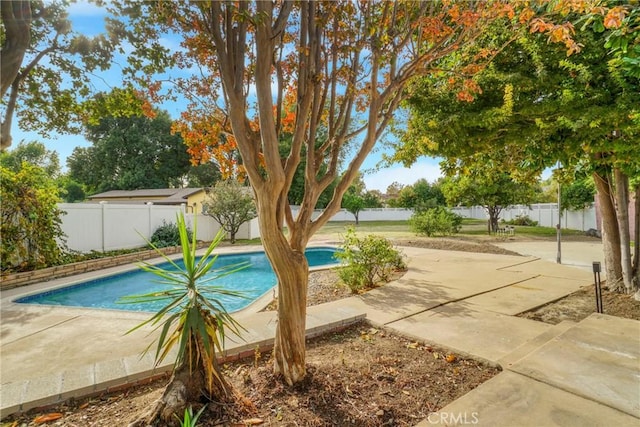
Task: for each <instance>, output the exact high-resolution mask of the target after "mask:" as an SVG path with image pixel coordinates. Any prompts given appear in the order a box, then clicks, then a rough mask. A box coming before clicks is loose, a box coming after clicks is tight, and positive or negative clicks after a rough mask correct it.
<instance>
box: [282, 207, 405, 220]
mask: <svg viewBox="0 0 640 427" xmlns="http://www.w3.org/2000/svg"><path fill="white" fill-rule="evenodd" d="M291 210H292V213H293V217H294V218H295V217H296V216H297V215H298V211H299V208H298V207H297V206H291ZM322 212H323V211H322V209H316V210H314V211H313V215H312V217H311V219H316V218H318V216H320V214H321V213H322ZM411 215H413V211H412V210H411V209H404V208H368V209H363V210H361V211H360V213H359V214H358V220H359V221H365V222H366V221H406V220H408V219H409V218H411ZM329 221H343V222H344V221H355V217H354V216H353V214H352V213H351V212H349V211H348V210H346V209H340V210H339V211H338V212H337V213H336V214H335V215H334V216H332V217H331V219H330V220H329Z"/></svg>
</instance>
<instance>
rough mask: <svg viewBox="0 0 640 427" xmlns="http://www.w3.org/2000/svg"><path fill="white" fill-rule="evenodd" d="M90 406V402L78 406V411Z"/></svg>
mask: <svg viewBox="0 0 640 427" xmlns="http://www.w3.org/2000/svg"><path fill="white" fill-rule="evenodd" d="M87 406H89V402H84V403H83V404H82V405H80V406H78V409H84V408H86V407H87Z"/></svg>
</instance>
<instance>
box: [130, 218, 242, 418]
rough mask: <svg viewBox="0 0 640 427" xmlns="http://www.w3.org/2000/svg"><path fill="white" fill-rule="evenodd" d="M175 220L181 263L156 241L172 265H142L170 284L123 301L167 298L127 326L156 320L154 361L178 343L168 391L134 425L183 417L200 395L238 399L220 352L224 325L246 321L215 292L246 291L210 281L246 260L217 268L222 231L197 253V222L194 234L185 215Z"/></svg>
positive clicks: (222, 401) (216, 399) (237, 330)
mask: <svg viewBox="0 0 640 427" xmlns="http://www.w3.org/2000/svg"><path fill="white" fill-rule="evenodd" d="M177 225H178V230H179V232H180V243H181V247H182V260H183V263H182V264H183V265H181V264H180V263H177V262H175V261H173V260H171V259H170V258H168V257H167V256H166V255H164V254H162V252H161V251H160V250H159V249H158V248H157V247H155V246H153V245H152V247H154V249H155V250H156V251H157V252H158V253H159V254H160V255H161V256H162V257H163V258H164V259H165V260H166V261H167V262H168V263H169V264H170V266H171V268H168V269H167V268H163V267H161V266H156V265H152V264H149V263H143V264H142V265H141V266H140V267H141V268H142V269H143V270H145V271H148V272H150V273H153V274H155V275H156V276H158V277H159V278H160V279H159V280H158V282H159V283H163V284H165V285H167V289H166V290H163V291H158V292H153V293H149V294H144V295H134V296H129V297H125V298H123V300H122V301H121V302H123V303H128V302H130V303H141V302H142V303H144V302H156V301H163V302H164V306H163V307H162V308H161V309H160V310H159V311H158V312H156V313H154V314H153V315H152V316H151V317H150V318H149V319H147V320H145V321H144V322H142V323H140V324H139V325H137V326H136V327H135V328H133V329H131V330H130V331H128V332H127V333H130V332H133V331H135V330H138V329H140V328H141V327H143V326H145V325H152V326H154V327H155V329H154V331H157V330H159V331H160V334H159V336H158V339H157V345H156V352H155V363H156V366H157V365H158V364H160V363H161V362H162V361H163V360H164V359H165V358H166V357H167V355H168V354H169V353H170V352H171V350H172V349H173V348H177V356H176V360H175V365H174V369H173V375H172V377H171V380H170V382H169V384H168V385H167V388H166V390H165V392H164V394H163V395H162V397H161V398H160V399H159V400H158V402H157V404H156V405H155V406H154V407H153V408H152V409H151V411H149V412H148V413H147V414H144V415H142V416H141V417H140V418H138V419H137V420H136V421H135V422H134V423H132V424H131V425H132V426H136V425H144V426H146V425H153V424H155V423H156V422H157V421H160V422H161V423H163V425H168V424H171V423H173V422H174V421H175V419H176V417H179V415H178V414H182V413H184V411H185V410H186V408H187V407H188V406H189V405H190V404H192V403H197V402H198V401H199V400H201V398H202V397H205V398H206V399H207V400H209V401H212V402H214V403H220V404H221V405H224V404H227V403H230V402H231V401H232V400H233V399H234V393H233V389H232V387H231V385H230V384H229V383H228V382H227V381H226V380H225V378H224V377H223V375H222V372H221V369H220V366H219V363H218V360H217V352H222V351H223V349H224V339H225V331H226V330H231V331H233V332H234V333H236V334H237V335H239V334H240V330H241V329H242V327H241V326H240V324H239V323H238V322H236V321H235V320H234V319H233V317H232V316H231V315H230V314H229V313H228V312H227V311H226V309H225V308H224V306H223V304H222V303H221V302H220V300H219V299H217V298H216V296H223V295H228V296H234V297H242V294H241V293H239V292H236V291H230V290H228V289H224V288H222V287H219V286H213V285H211V284H210V283H211V282H215V281H216V280H217V279H219V278H220V277H223V276H226V275H229V274H232V273H234V272H236V271H238V270H240V269H242V268H245V267H247V266H248V264H246V263H243V264H236V265H232V266H226V267H223V268H220V269H213V267H214V265H215V262H216V259H217V255H212V252H213V250H214V249H215V248H216V247H217V246H218V244H219V243H220V241H221V240H222V238H223V234H222V233H218V235H217V236H216V237H215V239H214V240H213V242H211V244H210V245H209V247H208V248H207V249H206V251H205V252H204V254H203V255H202V257H200V258H198V257H196V250H197V244H196V224H195V223H194V227H193V233H191V240H190V239H189V234H188V232H187V226H186V223H185V219H184V215H182V214H179V215H178V218H177ZM154 343H156V341H155V340H154V341H152V342H151V343H150V344H149V346H148V347H147V348H146V349H145V351H144V352H145V353H146V352H148V351H149V350H150V349H151V348H152V347H153V345H154Z"/></svg>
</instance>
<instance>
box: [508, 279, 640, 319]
mask: <svg viewBox="0 0 640 427" xmlns="http://www.w3.org/2000/svg"><path fill="white" fill-rule="evenodd" d="M602 309H603V310H602V311H603V312H604V314H608V315H610V316H617V317H624V318H627V319H635V320H640V301H636V300H635V299H634V298H633V294H631V295H627V294H621V293H617V292H610V291H608V290H606V289H603V290H602ZM595 311H596V294H595V285H592V286H586V287H584V288H582V289H580V290H579V291H576V292H574V293H572V294H570V295H567V296H566V297H564V298H562V299H561V300H558V301H556V302H552V303H549V304H547V305H544V306H542V307H540V308H538V309H536V310H532V311H528V312H526V313H523V314H521V315H520V317H525V318H527V319H533V320H538V321H540V322H545V323H551V324H554V325H555V324H558V323H560V322H562V321H563V320H572V321H574V322H579V321H581V320H582V319H584V318H586V317H587V316H589V315H590V314H591V313H594V312H595Z"/></svg>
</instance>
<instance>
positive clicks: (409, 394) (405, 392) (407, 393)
mask: <svg viewBox="0 0 640 427" xmlns="http://www.w3.org/2000/svg"><path fill="white" fill-rule="evenodd" d="M402 392H403V393H404V394H406V395H407V396H411V393H409V392H408V391H407V390H402Z"/></svg>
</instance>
